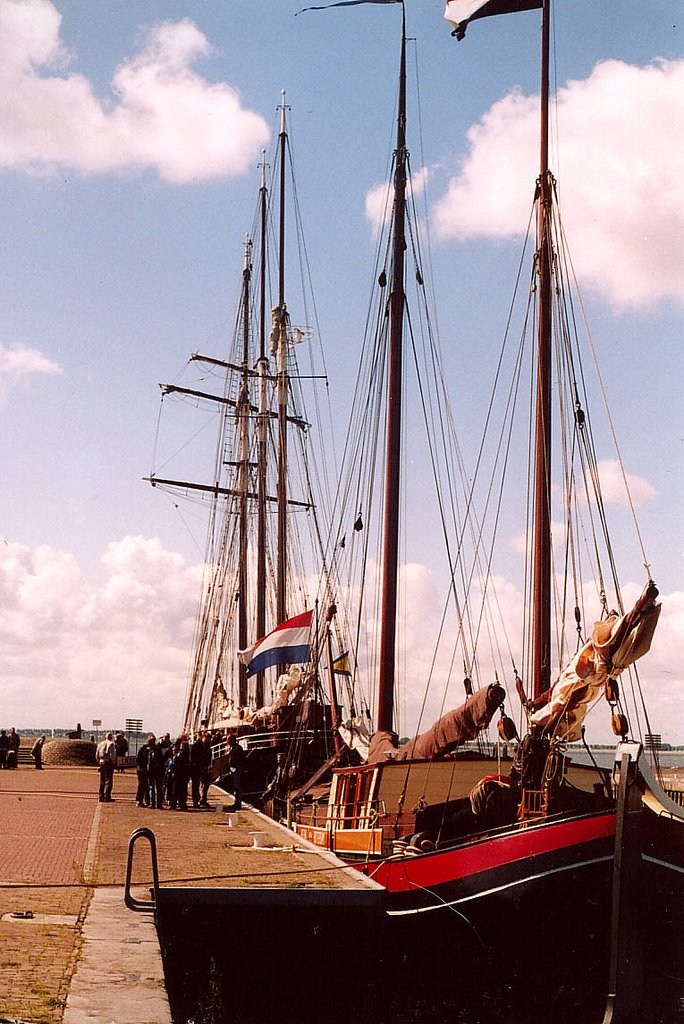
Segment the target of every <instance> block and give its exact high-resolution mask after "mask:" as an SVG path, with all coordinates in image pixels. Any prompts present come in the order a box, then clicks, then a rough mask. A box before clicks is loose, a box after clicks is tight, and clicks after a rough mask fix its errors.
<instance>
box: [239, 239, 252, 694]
mask: <svg viewBox="0 0 684 1024" xmlns="http://www.w3.org/2000/svg"><path fill="white" fill-rule="evenodd" d="M251 255H252V243H251V240H250V239H249V237H248V238H246V239H245V264H244V269H243V271H242V360H241V363H242V379H241V382H240V398H239V401H238V413H237V416H238V425H239V426H238V431H239V434H238V437H239V440H238V491H239V494H240V497H239V522H240V528H239V547H240V556H239V560H238V645H239V649H240V650H244V649H245V648H246V647H247V605H248V594H247V554H248V544H249V536H248V517H247V504H248V500H249V498H248V494H249V404H250V403H249V335H250V322H249V304H250V296H251V277H252V260H251ZM238 689H239V700H240V706H241V707H244V706H245V705H246V704H247V669H246V667H245V665H243V664H240V668H239V679H238Z"/></svg>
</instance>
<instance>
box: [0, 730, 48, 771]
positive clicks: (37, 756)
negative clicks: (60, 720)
mask: <svg viewBox="0 0 684 1024" xmlns="http://www.w3.org/2000/svg"><path fill="white" fill-rule="evenodd" d="M44 743H45V737H44V736H40V737H39V738H38V739H37V740H36V741H35V743H34V744H33V746H32V747H31V756H32V758H33V763H34V764H35V766H36V768H38V769H42V767H43V744H44ZM20 746H21V739H20V736H19V733H18V732H17V730H16V729H15V728H14V726H12V727H11V729H10V731H9V733H8V732H7V731H6V730H5V729H0V768H16V767H17V764H18V763H19V747H20Z"/></svg>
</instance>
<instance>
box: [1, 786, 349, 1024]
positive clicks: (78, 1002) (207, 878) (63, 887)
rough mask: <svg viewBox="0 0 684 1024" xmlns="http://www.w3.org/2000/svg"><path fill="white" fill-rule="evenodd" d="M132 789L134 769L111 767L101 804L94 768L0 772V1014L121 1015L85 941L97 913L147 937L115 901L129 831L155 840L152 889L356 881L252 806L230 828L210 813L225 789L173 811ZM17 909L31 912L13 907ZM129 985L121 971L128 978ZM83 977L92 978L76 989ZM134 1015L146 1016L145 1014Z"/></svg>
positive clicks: (115, 982)
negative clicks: (138, 800)
mask: <svg viewBox="0 0 684 1024" xmlns="http://www.w3.org/2000/svg"><path fill="white" fill-rule="evenodd" d="M135 787H136V780H135V772H134V771H132V770H130V769H129V770H128V771H126V773H125V774H123V775H122V774H118V773H117V774H116V775H115V777H114V791H113V796H114V802H113V803H111V804H101V803H99V802H98V799H97V789H98V775H97V771H96V770H95V769H94V768H64V767H50V766H48V767H46V768H45V769H44V770H43V771H42V772H37V771H35V769H33V768H29V767H26V768H22V767H20V768H18V769H16V770H15V771H2V772H0V836H1V840H2V841H1V842H0V1021H2V1019H3V1018H5V1019H9V1020H15V1019H16V1020H18V1021H22V1022H27V1024H60V1022H62V1021H63V1022H64V1024H76V1022H80V1021H86V1020H98V1021H99V1020H101V1021H103V1022H104V1021H106V1024H128V1019H129V1018H127V1017H126V1016H125V1015H124V1014H123V1012H122V1015H121V1016H120V1017H118V1018H117V1017H115V1016H112V1013H111V1005H112V1003H111V999H109V1000H108V994H107V991H106V990H107V986H108V984H109V982H108V980H107V974H106V964H104V965H102V967H101V969H100V973H99V977H95V976H94V975H93V970H92V967H91V966H90V964H91V960H92V957H93V954H92V953H91V954H89V953H88V949H89V948H90V947H89V943H91V941H92V942H96V941H97V940H98V936H97V935H95V934H93V935H92V936H90V932H91V931H92V928H93V926H94V925H96V924H97V921H98V920H101V919H102V915H103V914H104V915H110V919H111V921H112V922H114V921H116V922H118V923H116V924H112V928H114V929H115V930H116V929H118V930H119V931H120V932H121V937H120V942H121V943H127V942H128V943H132V944H134V945H135V944H136V943H137V944H140V943H143V942H145V941H147V938H146V937H140V936H137V937H135V936H133V937H131V935H132V933H131V935H129V933H130V930H131V929H134V928H135V927H138V926H140V924H141V922H146V923H149V922H150V917H149V915H140V914H133V913H132V912H131V911H128V910H126V909H125V908H123V886H124V881H125V874H126V856H127V849H128V840H129V837H130V835H131V833H132V832H133V831H134V830H135V829H136V828H139V827H141V826H143V825H145V826H147V827H149V828H151V829H152V830H153V831H154V833H155V836H156V839H157V849H158V860H159V876H160V883H161V885H162V886H163V885H174V884H175V885H188V886H212V887H222V886H230V887H232V886H275V887H291V886H295V887H317V888H319V887H322V888H332V887H354V888H356V887H357V886H358V882H356V881H355V877H354V876H355V873H349V871H348V869H347V870H340V869H339V868H338V867H336V866H335V865H334V864H333V863H332V862H331V861H329V860H326V859H325V858H324V857H323V856H322V855H320V854H318V853H316V852H314V851H313V850H304V849H302V848H300V847H299V846H298V847H297V849H296V851H295V849H294V848H293V846H292V845H291V843H290V841H289V838H288V836H287V834H286V833H285V832H283V830H281V829H279V827H278V826H277V825H275V824H274V823H272V822H269V821H268V820H267V819H264V818H263V817H262V816H261V815H258V814H257V813H256V812H252V811H240V813H239V815H238V817H237V825H236V826H235V827H231V825H230V824H229V821H230V819H229V817H228V815H227V814H225V813H221V811H220V810H217V805H218V806H219V807H220V806H221V804H223V803H224V802H225V803H226V804H227V803H229V802H230V798H225V801H224V799H223V798H222V797H221V796H220V795H219V794H218V791H214V790H212V796H211V802H212V809H211V810H210V811H192V810H191V811H189V812H187V813H183V812H179V811H176V812H173V811H169V810H163V811H155V810H149V809H146V808H137V807H136V806H135V799H134V795H135ZM255 831H258V832H261V833H264V842H265V847H264V848H256V847H255V846H254V842H253V833H254V832H255ZM148 849H149V848H148V846H147V844H145V843H140V844H139V846H138V853H137V855H136V860H135V865H134V873H133V882H134V885H135V887H136V889H135V892H136V895H139V896H142V897H144V898H147V897H148V896H149V885H150V883H151V868H150V859H149V853H148ZM103 908H104V909H103ZM107 908H109V909H107ZM122 908H123V909H122ZM89 909H91V913H90V914H89ZM25 913H30V914H32V915H33V917H32V918H31V917H29V918H26V919H21V918H17V917H13V916H12V915H14V914H25ZM146 926H148V925H146ZM124 930H125V932H126V936H127V937H125V936H124ZM89 936H90V937H89ZM109 937H110V938H111V929H110V936H109ZM93 948H97V947H93ZM136 948H138V949H140V948H143V946H141V945H138V946H137V947H136ZM89 957H90V960H89ZM125 972H126V968H125V967H123V966H121V965H118V966H117V969H116V972H114V969H113V968H112V977H111V988H112V990H113V989H114V987H115V986H118V987H119V988H121V987H122V986H123V987H124V988H125V987H126V975H125ZM115 973H116V977H115V976H114V975H115ZM72 979H75V980H74V984H73V985H72ZM136 984H137V980H136V978H134V977H133V976H132V975H131V982H130V985H129V987H131V986H135V985H136ZM83 985H86V986H92V987H91V988H89V989H87V991H86V992H85V993H84V991H82V989H83ZM98 986H99V988H100V989H102V988H104V990H105V991H104V993H101V996H102V999H103V1005H105V1006H107V1004H108V1005H109V1012H107V1014H106V1016H104V1015H101V1014H100V1012H99V1011H98V1010H97V1009H96V1004H97V999H96V998H95V996H94V995H93V992H94V989H95V988H97V987H98ZM77 990H78V991H77ZM136 991H137V992H138V994H140V989H137V990H136ZM86 1004H87V1005H86ZM65 1007H67V1009H66V1010H65ZM104 1012H105V1011H104V1010H103V1011H102V1014H104ZM160 1019H161V1018H160ZM130 1020H131V1021H132V1024H141V1021H140V1019H138V1020H137V1021H136V1019H135V1017H131V1018H130ZM145 1021H147V1022H148V1024H151V1018H150V1017H145Z"/></svg>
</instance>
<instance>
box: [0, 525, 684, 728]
mask: <svg viewBox="0 0 684 1024" xmlns="http://www.w3.org/2000/svg"><path fill="white" fill-rule="evenodd" d="M102 564H103V566H104V569H105V577H104V579H103V580H102V581H99V582H93V581H90V580H88V579H86V578H85V576H84V574H83V573H82V571H81V569H80V567H79V565H78V562H77V560H76V558H75V557H74V556H73V555H72V554H70V553H67V552H63V551H58V550H55V549H53V548H50V547H48V546H45V545H43V546H40V547H38V548H36V549H34V550H31V549H30V548H28V547H26V546H25V545H22V544H18V543H10V544H2V545H0V606H1V607H2V610H3V614H2V617H0V677H1V678H2V680H3V690H2V703H1V704H0V720H1V721H2V724H3V725H4V726H5V727H7V726H9V725H15V726H17V727H18V728H20V729H21V728H22V727H24V728H28V727H42V726H45V727H51V726H55V727H69V726H72V727H73V726H75V724H76V722H77V721H80V722H81V723H82V724H83V725H84V727H85V728H86V729H87V728H88V727H89V725H90V721H91V720H92V718H100V719H102V721H103V723H104V724H105V725H107V726H112V727H118V726H120V725H122V724H123V721H124V719H125V718H138V717H140V718H143V720H144V722H145V726H146V727H148V728H151V729H153V730H154V731H159V730H162V729H167V728H168V729H169V730H170V731H174V730H176V729H178V728H179V727H180V724H181V719H182V713H183V705H184V700H185V689H186V682H187V673H188V665H189V660H190V650H191V644H192V635H193V626H194V616H195V607H196V601H197V596H198V594H199V591H200V584H201V578H202V567H201V566H200V565H193V566H191V565H188V564H187V563H186V562H185V561H184V559H183V558H182V557H181V556H180V555H179V554H177V553H175V552H171V551H166V550H165V549H164V548H163V546H162V544H161V543H160V541H159V540H157V539H155V538H145V537H135V536H128V537H124V538H123V539H122V540H120V541H118V542H115V543H112V544H110V545H109V547H108V548H107V550H106V552H105V553H104V555H103V558H102ZM369 571H370V574H371V576H372V575H373V573H374V567H373V566H371V567H370V570H369ZM477 588H478V584H477V583H475V584H474V587H473V593H472V594H471V598H472V600H471V609H472V610H473V614H474V615H475V620H477V612H476V606H477V601H478V595H477ZM494 588H496V598H497V601H496V606H497V611H496V613H495V615H494V619H493V620H492V621H491V622H490V623H489V624H483V626H482V629H481V642H480V649H481V656H480V661H481V673H480V676H479V677H476V678H475V680H474V681H475V684H476V685H484V684H485V683H488V682H491V680H492V679H493V672H494V666H495V664H498V665H499V669H498V671H499V678H500V679H501V681H502V683H503V684H504V686H505V687H506V688H507V691H508V694H509V697H508V700H507V702H506V706H507V709H508V711H509V713H512V715H513V717H515V718H517V714H518V703H517V699H516V697H515V692H514V686H513V682H512V679H511V668H510V654H509V653H507V652H509V651H510V652H511V653H512V656H513V657H514V658H515V660H516V661H517V660H518V658H519V656H520V654H519V644H520V636H521V624H520V620H521V611H522V607H523V601H522V595H521V593H520V591H519V590H518V588H517V587H516V586H515V585H514V584H512V583H511V582H510V581H508V580H505V579H503V578H500V577H499V578H495V579H493V580H491V581H490V585H489V595H490V598H492V597H493V594H494ZM640 590H641V587H640V586H639V585H638V584H629V585H627V586H626V587H624V588H623V593H624V599H625V603H626V604H627V605H630V604H631V603H633V602H634V600H635V599H636V597H637V596H638V594H639V593H640ZM400 592H401V594H402V600H401V611H400V616H401V618H402V619H403V620H404V621H405V623H406V629H405V630H404V631H403V633H402V642H401V649H400V652H399V666H400V667H399V680H400V682H401V684H402V687H403V689H404V691H405V692H404V693H403V695H402V696H400V697H399V699H398V702H397V709H398V712H399V714H400V716H401V728H402V731H403V732H405V731H407V730H412V729H413V728H414V727H415V723H416V721H417V718H418V715H419V713H420V709H421V705H422V701H423V696H424V689H425V686H426V683H427V681H428V676H429V673H430V671H431V668H432V658H431V649H432V640H433V638H434V637H435V635H436V632H437V629H438V626H439V623H440V619H441V611H442V601H443V592H442V590H441V587H440V586H439V585H438V583H437V581H436V579H435V577H434V575H433V574H432V573H431V572H430V571H429V570H428V569H427V568H426V567H425V566H423V565H419V564H411V565H406V566H404V567H403V568H402V570H401V586H400ZM662 603H663V613H662V615H661V620H660V623H659V625H658V629H657V631H656V634H655V638H654V642H653V647H652V650H651V652H650V653H649V654H648V655H647V656H646V657H644V658H643V659H642V661H641V662H640V663H639V672H640V676H641V679H642V684H643V689H644V692H645V694H646V698H647V701H648V704H649V714H650V722H651V726H652V728H653V730H654V731H657V732H661V733H662V734H663V738H664V739H665V740H666V741H667V742H680V743H681V742H682V741H684V711H683V710H682V706H681V688H682V683H683V680H682V674H681V669H680V659H679V651H680V649H681V646H682V643H683V642H684V593H673V594H669V595H664V596H663V598H662ZM597 606H598V599H597V598H596V595H595V594H594V595H592V596H591V597H590V598H589V599H588V602H587V615H588V616H589V617H590V618H591V614H592V612H591V610H592V609H594V608H597ZM597 614H598V611H597ZM368 631H369V636H370V635H373V634H374V633H375V624H374V623H373V622H369V623H368ZM488 632H491V634H492V636H494V637H495V638H496V643H497V644H498V645H499V648H500V650H499V652H498V653H497V654H495V655H494V656H488V655H487V654H486V653H485V651H484V648H485V647H487V633H488ZM455 636H456V633H455V629H454V627H453V625H451V626H447V629H446V630H445V632H444V635H443V637H442V648H441V652H440V655H439V657H438V660H437V662H436V664H435V667H434V672H433V678H432V686H431V691H430V696H429V698H428V701H427V704H426V708H425V713H424V717H423V721H422V727H423V728H425V727H427V726H428V725H430V724H431V723H432V721H433V720H434V719H435V718H437V716H438V715H439V714H440V712H441V706H442V699H443V698H444V699H445V706H446V707H447V708H448V707H452V706H455V705H456V704H459V703H461V702H462V700H463V696H464V691H463V686H462V672H463V666H462V663H461V659H460V656H459V657H457V659H456V661H455V663H454V665H453V666H452V665H451V657H452V649H453V645H454V641H455ZM509 645H510V648H509ZM501 665H503V666H504V667H503V668H501V667H500V666H501ZM518 667H519V668H521V669H522V666H520V665H519V666H518ZM450 671H451V675H452V681H451V683H450V685H449V687H448V689H446V690H445V684H446V680H447V678H448V676H449V673H450ZM627 686H628V683H627V682H626V681H625V680H623V683H622V688H623V692H625V694H626V695H627ZM602 711H604V712H605V713H604V714H602ZM588 725H589V735H590V736H591V738H592V739H593V740H595V741H596V742H607V741H609V740H610V735H611V734H610V723H609V716H608V714H607V708H606V709H604V708H603V706H602V704H601V705H599V707H598V708H597V709H596V711H595V712H594V713H593V714H592V716H591V718H590V720H589V723H588ZM633 725H635V726H636V723H633Z"/></svg>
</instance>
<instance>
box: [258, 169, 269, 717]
mask: <svg viewBox="0 0 684 1024" xmlns="http://www.w3.org/2000/svg"><path fill="white" fill-rule="evenodd" d="M259 206H260V211H259V212H260V219H261V243H260V248H261V252H260V269H259V362H258V366H257V373H258V375H259V418H258V426H257V586H256V635H257V637H262V636H265V634H266V500H267V494H266V486H267V479H266V459H267V444H268V412H267V404H268V395H267V388H268V369H269V367H268V356H267V355H266V221H267V212H268V191H267V188H266V152H265V151H263V152H262V154H261V188H260V190H259ZM255 697H256V705H257V707H258V708H260V707H263V705H264V673H263V672H259V673H257V677H256V694H255Z"/></svg>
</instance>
